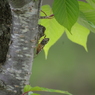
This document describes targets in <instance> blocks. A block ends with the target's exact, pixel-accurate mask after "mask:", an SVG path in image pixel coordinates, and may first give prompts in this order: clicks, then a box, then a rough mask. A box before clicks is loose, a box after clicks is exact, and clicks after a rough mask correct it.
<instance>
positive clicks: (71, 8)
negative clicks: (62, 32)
mask: <svg viewBox="0 0 95 95" xmlns="http://www.w3.org/2000/svg"><path fill="white" fill-rule="evenodd" d="M52 10H53V14H54V17H55V19H56V20H57V21H58V22H59V23H60V24H61V25H63V26H64V27H65V28H67V29H68V30H69V31H71V28H72V26H73V25H74V24H75V23H76V21H77V19H78V15H79V5H78V1H77V0H54V3H53V7H52Z"/></svg>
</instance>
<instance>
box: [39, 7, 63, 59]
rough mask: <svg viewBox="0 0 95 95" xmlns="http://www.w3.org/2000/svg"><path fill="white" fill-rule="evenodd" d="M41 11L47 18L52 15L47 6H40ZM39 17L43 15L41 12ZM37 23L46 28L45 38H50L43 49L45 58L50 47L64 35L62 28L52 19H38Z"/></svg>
mask: <svg viewBox="0 0 95 95" xmlns="http://www.w3.org/2000/svg"><path fill="white" fill-rule="evenodd" d="M41 9H42V11H44V12H45V13H46V14H47V16H49V15H51V14H52V10H51V8H50V6H49V5H44V6H42V8H41ZM41 16H44V14H43V13H42V12H41ZM39 23H40V24H41V25H43V26H45V27H46V31H45V34H46V38H50V41H49V42H48V43H47V44H46V46H45V47H44V51H45V57H46V58H47V55H48V51H49V49H50V47H51V46H52V45H54V44H55V43H56V41H57V40H58V39H59V38H60V37H61V36H62V34H63V33H64V27H63V26H61V25H60V24H59V23H58V22H57V21H56V20H55V18H54V17H53V18H52V19H40V20H39Z"/></svg>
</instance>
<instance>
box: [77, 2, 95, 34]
mask: <svg viewBox="0 0 95 95" xmlns="http://www.w3.org/2000/svg"><path fill="white" fill-rule="evenodd" d="M79 6H80V11H81V12H80V16H79V19H78V23H79V24H81V25H83V26H85V27H86V28H88V29H89V30H90V31H91V32H94V33H95V9H94V8H93V7H92V6H91V5H89V4H88V3H85V2H81V1H80V2H79ZM84 6H85V7H84Z"/></svg>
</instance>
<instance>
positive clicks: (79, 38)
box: [66, 23, 90, 51]
mask: <svg viewBox="0 0 95 95" xmlns="http://www.w3.org/2000/svg"><path fill="white" fill-rule="evenodd" d="M71 33H72V34H70V33H69V32H68V31H66V34H67V37H68V38H69V39H70V40H71V41H72V42H75V43H77V44H79V45H82V46H83V47H84V48H85V50H86V51H87V45H86V44H87V37H88V35H89V33H90V31H89V30H88V29H87V28H85V27H83V26H81V25H80V24H78V23H76V24H75V25H74V26H73V27H72V30H71Z"/></svg>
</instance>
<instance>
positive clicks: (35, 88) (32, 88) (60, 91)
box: [24, 85, 72, 95]
mask: <svg viewBox="0 0 95 95" xmlns="http://www.w3.org/2000/svg"><path fill="white" fill-rule="evenodd" d="M28 86H29V85H28ZM28 86H25V87H24V89H27V87H28ZM30 87H31V86H29V87H28V88H29V90H27V91H45V92H56V93H62V94H66V95H72V94H71V93H69V92H67V91H62V90H55V89H48V88H44V87H38V86H36V87H31V89H30ZM32 95H34V94H32ZM35 95H36V94H35Z"/></svg>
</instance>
